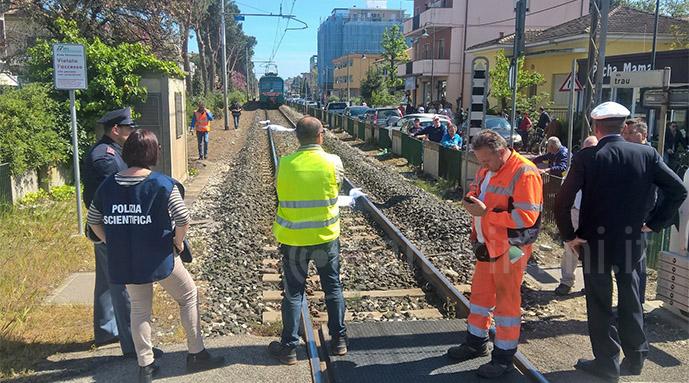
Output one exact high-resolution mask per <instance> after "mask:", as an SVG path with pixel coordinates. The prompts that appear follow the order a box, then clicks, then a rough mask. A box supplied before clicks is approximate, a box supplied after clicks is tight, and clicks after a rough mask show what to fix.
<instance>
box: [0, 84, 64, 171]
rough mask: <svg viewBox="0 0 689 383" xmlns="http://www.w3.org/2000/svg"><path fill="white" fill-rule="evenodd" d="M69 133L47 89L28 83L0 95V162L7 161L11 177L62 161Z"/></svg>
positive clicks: (45, 86)
mask: <svg viewBox="0 0 689 383" xmlns="http://www.w3.org/2000/svg"><path fill="white" fill-rule="evenodd" d="M69 131H70V128H69V121H68V120H67V115H66V114H64V113H62V111H61V110H60V105H59V104H58V103H57V101H55V100H53V99H52V98H51V97H50V89H49V86H47V85H44V84H30V85H28V86H25V87H23V88H19V89H9V90H6V91H4V92H2V94H1V95H0V162H8V163H9V164H10V171H11V172H12V174H15V175H17V174H21V173H23V172H25V171H26V170H28V169H37V168H39V167H41V166H45V165H55V164H57V163H59V162H62V161H64V160H66V159H67V158H68V156H69V154H70V150H71V147H70V145H69Z"/></svg>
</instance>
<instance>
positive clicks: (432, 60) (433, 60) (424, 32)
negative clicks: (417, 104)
mask: <svg viewBox="0 0 689 383" xmlns="http://www.w3.org/2000/svg"><path fill="white" fill-rule="evenodd" d="M427 24H428V23H426V24H424V27H423V33H422V34H421V37H423V38H428V36H429V34H428V30H427V29H426V25H427ZM431 25H432V24H431ZM434 66H435V30H433V40H432V41H431V102H432V101H433V85H434V84H433V83H434V82H435V73H434V69H435V68H434Z"/></svg>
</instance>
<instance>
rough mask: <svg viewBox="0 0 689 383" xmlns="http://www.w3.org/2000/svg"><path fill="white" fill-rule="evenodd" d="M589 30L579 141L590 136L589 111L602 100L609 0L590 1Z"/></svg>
mask: <svg viewBox="0 0 689 383" xmlns="http://www.w3.org/2000/svg"><path fill="white" fill-rule="evenodd" d="M589 8H590V12H591V30H590V33H589V53H588V59H587V61H586V63H587V66H588V68H587V70H586V73H587V75H586V84H585V85H584V113H585V115H584V121H586V126H585V127H584V129H582V130H581V140H582V141H583V140H584V139H586V137H587V136H588V135H589V134H591V132H592V129H591V120H590V116H591V111H592V110H593V108H595V107H596V105H597V104H599V103H600V102H601V101H602V100H601V99H602V98H603V68H605V44H606V42H607V35H608V13H610V0H591V4H590V7H589Z"/></svg>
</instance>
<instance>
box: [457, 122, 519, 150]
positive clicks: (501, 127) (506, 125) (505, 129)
mask: <svg viewBox="0 0 689 383" xmlns="http://www.w3.org/2000/svg"><path fill="white" fill-rule="evenodd" d="M467 123H468V122H465V123H464V124H462V130H463V131H465V132H466V131H467ZM486 129H490V130H494V131H496V132H498V133H499V134H500V135H501V136H502V137H503V138H504V139H505V140H506V141H507V143H508V144H509V142H510V130H511V129H512V125H511V124H510V122H509V121H507V120H506V119H505V118H503V117H500V116H490V115H486ZM481 130H482V129H481V128H474V127H472V128H471V129H469V130H468V132H469V141H471V140H472V139H473V138H474V137H475V136H476V135H477V134H478V133H479V132H480V131H481ZM512 141H513V142H514V145H515V147H517V146H521V144H522V136H520V135H519V134H518V133H517V130H516V129H515V130H514V135H512Z"/></svg>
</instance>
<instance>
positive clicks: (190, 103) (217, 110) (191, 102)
mask: <svg viewBox="0 0 689 383" xmlns="http://www.w3.org/2000/svg"><path fill="white" fill-rule="evenodd" d="M235 101H237V102H239V104H240V105H242V104H244V103H245V102H246V94H245V93H244V92H242V91H240V90H233V91H230V92H228V93H227V103H228V105H232V103H233V102H235ZM199 102H203V104H204V105H205V106H206V109H208V110H210V112H211V113H213V117H215V119H217V120H220V119H222V118H223V110H222V108H223V94H222V91H220V92H212V93H208V94H206V95H198V96H194V97H188V98H187V113H188V114H189V115H191V114H192V113H194V111H195V110H196V107H197V105H198V103H199Z"/></svg>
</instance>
